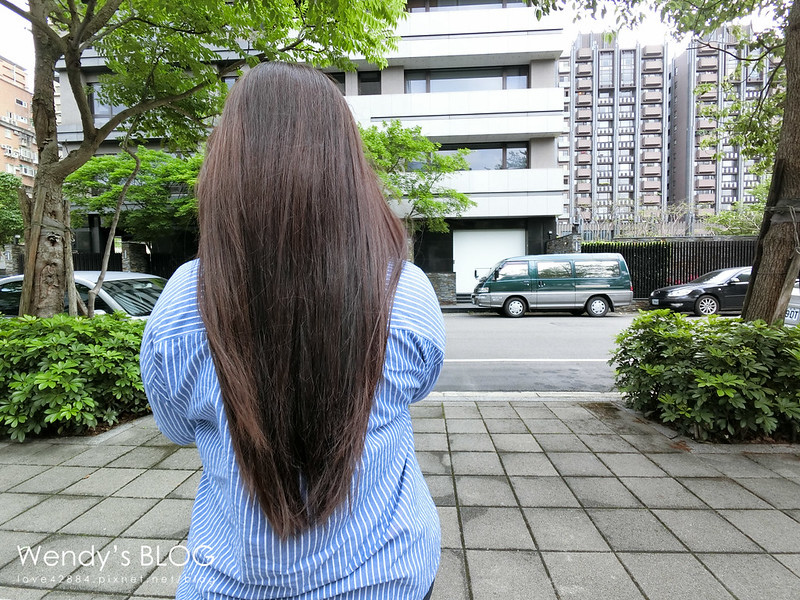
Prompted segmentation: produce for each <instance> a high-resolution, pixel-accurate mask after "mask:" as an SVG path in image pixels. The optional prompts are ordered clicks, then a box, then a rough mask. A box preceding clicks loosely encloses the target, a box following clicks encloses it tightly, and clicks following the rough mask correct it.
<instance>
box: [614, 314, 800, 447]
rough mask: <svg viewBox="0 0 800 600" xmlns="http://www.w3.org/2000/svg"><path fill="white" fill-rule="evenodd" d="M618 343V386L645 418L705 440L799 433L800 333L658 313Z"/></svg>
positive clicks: (634, 326) (630, 329)
mask: <svg viewBox="0 0 800 600" xmlns="http://www.w3.org/2000/svg"><path fill="white" fill-rule="evenodd" d="M616 341H617V349H616V350H615V352H614V355H613V357H612V359H611V360H610V361H609V362H610V363H612V364H613V363H616V365H617V369H616V383H617V387H618V389H619V390H620V392H622V394H623V396H624V398H625V400H626V401H627V403H628V405H629V406H630V407H632V408H634V409H636V410H639V411H642V412H643V413H644V414H645V416H648V417H651V418H655V419H658V420H659V421H661V422H663V423H670V424H672V425H673V426H674V427H676V428H677V430H678V431H680V432H681V433H684V434H687V435H690V436H692V437H694V438H695V439H700V440H714V441H743V440H747V439H754V438H759V437H764V436H767V437H772V438H782V439H792V440H794V439H796V438H797V435H798V433H800V328H788V327H770V326H769V325H767V324H766V323H764V322H763V321H755V322H743V321H742V320H741V319H738V318H736V319H724V318H720V317H718V316H716V315H712V316H710V317H708V318H702V319H688V318H687V317H686V316H685V315H683V314H679V313H673V312H671V311H668V310H656V311H651V312H646V313H641V314H640V316H639V317H637V318H636V319H634V321H633V323H632V324H631V326H630V327H628V328H627V329H626V330H624V331H622V332H621V333H620V334H619V335H618V336H617V340H616Z"/></svg>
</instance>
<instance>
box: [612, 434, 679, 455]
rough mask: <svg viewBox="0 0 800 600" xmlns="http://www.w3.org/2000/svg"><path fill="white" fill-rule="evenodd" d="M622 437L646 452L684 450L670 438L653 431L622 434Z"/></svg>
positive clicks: (640, 450)
mask: <svg viewBox="0 0 800 600" xmlns="http://www.w3.org/2000/svg"><path fill="white" fill-rule="evenodd" d="M622 439H624V440H625V441H626V442H628V443H629V444H630V445H631V446H633V447H634V448H636V449H637V450H638V451H639V452H644V453H645V454H649V453H651V452H653V453H677V452H683V450H682V449H681V447H680V446H678V445H676V444H674V443H673V442H672V441H671V440H670V439H669V438H666V437H663V436H660V435H656V434H654V433H653V432H650V433H646V434H627V433H623V434H622Z"/></svg>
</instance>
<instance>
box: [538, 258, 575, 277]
mask: <svg viewBox="0 0 800 600" xmlns="http://www.w3.org/2000/svg"><path fill="white" fill-rule="evenodd" d="M536 268H537V269H538V272H539V279H569V278H570V277H572V265H570V264H569V263H568V262H556V261H549V260H540V261H539V262H537V263H536Z"/></svg>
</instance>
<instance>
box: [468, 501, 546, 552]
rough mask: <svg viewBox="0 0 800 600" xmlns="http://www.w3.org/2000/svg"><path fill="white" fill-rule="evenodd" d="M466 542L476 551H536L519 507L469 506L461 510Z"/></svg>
mask: <svg viewBox="0 0 800 600" xmlns="http://www.w3.org/2000/svg"><path fill="white" fill-rule="evenodd" d="M461 526H462V528H463V534H464V544H465V546H466V547H467V548H472V549H477V550H534V549H535V548H534V545H533V539H531V536H530V533H529V532H528V527H527V526H526V524H525V520H524V519H523V517H522V513H521V512H520V510H519V509H518V508H490V507H482V506H469V507H465V508H462V509H461Z"/></svg>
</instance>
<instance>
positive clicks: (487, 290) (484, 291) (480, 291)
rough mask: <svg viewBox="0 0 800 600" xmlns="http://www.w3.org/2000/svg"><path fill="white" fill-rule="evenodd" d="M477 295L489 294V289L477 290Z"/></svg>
mask: <svg viewBox="0 0 800 600" xmlns="http://www.w3.org/2000/svg"><path fill="white" fill-rule="evenodd" d="M478 293H479V294H488V293H489V288H488V287H482V288H478Z"/></svg>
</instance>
